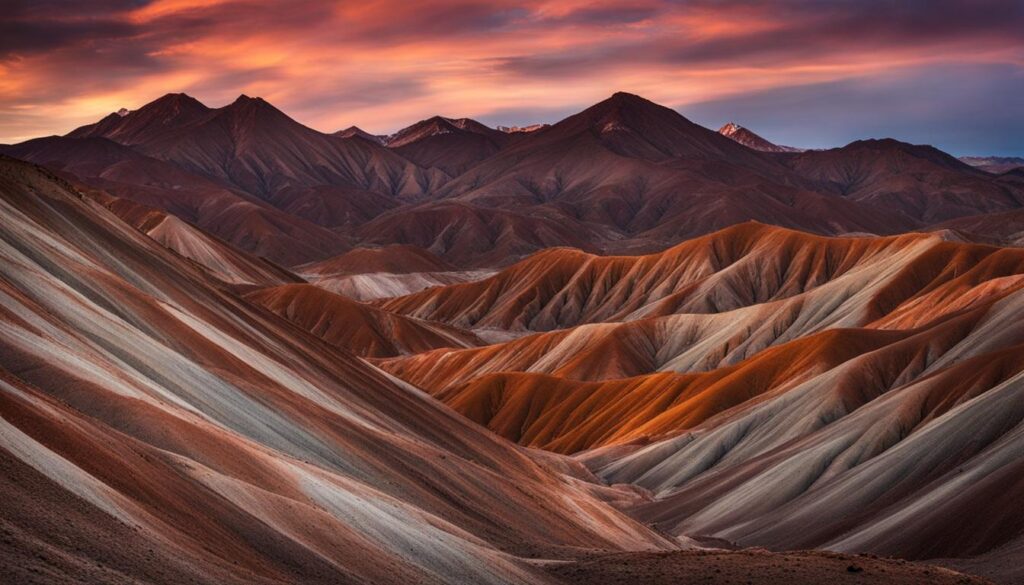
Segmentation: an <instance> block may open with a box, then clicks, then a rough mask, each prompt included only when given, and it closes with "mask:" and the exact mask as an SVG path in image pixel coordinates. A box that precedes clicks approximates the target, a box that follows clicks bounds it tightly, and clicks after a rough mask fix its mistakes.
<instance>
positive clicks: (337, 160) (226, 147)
mask: <svg viewBox="0 0 1024 585" xmlns="http://www.w3.org/2000/svg"><path fill="white" fill-rule="evenodd" d="M169 97H171V96H169ZM167 100H168V98H167V97H165V98H161V100H157V101H156V102H154V103H153V104H151V105H150V106H152V108H151V107H150V106H146V107H143V108H141V109H139V110H138V111H136V112H132V113H130V114H128V115H127V116H124V117H121V118H120V119H119V120H113V121H111V122H113V123H111V122H108V120H109V118H107V119H104V120H103V121H101V122H100V123H98V124H96V125H93V126H86V127H83V128H79V129H78V130H75V131H74V132H72V133H71V134H69V136H71V137H97V136H98V137H104V138H110V139H113V140H115V141H118V142H121V143H123V144H125V145H128V146H132V147H134V148H135V149H137V150H138V151H140V152H143V153H145V154H148V155H150V156H153V157H156V158H160V159H164V160H169V161H172V162H175V163H178V164H180V165H182V166H183V167H184V168H186V169H188V170H191V171H196V172H200V173H204V174H206V175H209V176H212V177H216V178H218V179H221V180H224V181H226V182H229V183H230V184H232V185H234V186H237V187H239V188H241V189H243V190H245V191H246V192H249V193H252V194H254V195H257V196H260V197H262V198H269V197H271V196H272V195H274V194H275V193H278V192H279V191H280V190H282V189H284V188H286V187H292V188H294V187H314V186H319V185H334V186H339V187H346V188H352V189H361V190H365V191H373V192H376V193H381V194H386V195H393V196H407V197H416V196H420V195H422V194H423V193H424V192H425V190H427V189H428V188H430V187H431V186H432V185H433V184H435V183H436V182H437V181H439V180H442V178H443V177H441V176H440V175H437V174H432V173H427V172H423V171H422V170H421V169H418V168H416V167H415V166H414V165H411V164H409V163H408V162H406V161H405V160H403V159H402V158H401V157H399V156H396V155H395V154H393V153H391V152H390V151H388V150H387V149H386V148H384V147H383V146H381V145H378V144H375V143H373V142H371V141H368V140H363V139H347V138H342V137H338V136H331V135H327V134H322V133H320V132H317V131H315V130H312V129H310V128H307V127H305V126H303V125H301V124H299V123H298V122H296V121H294V120H292V119H291V118H289V117H288V116H286V115H285V114H284V113H282V112H281V111H280V110H278V109H277V108H275V107H274V106H272V105H270V104H269V103H267V102H266V101H264V100H262V99H260V98H250V97H248V96H245V95H242V96H239V97H238V99H237V100H235V101H234V102H232V103H231V104H229V105H227V106H224V107H222V108H217V109H206V110H205V111H204V112H201V114H200V115H190V116H187V117H185V116H179V117H175V118H173V123H170V124H166V125H165V124H161V123H159V121H158V122H157V123H156V124H154V123H153V122H151V121H150V119H149V118H150V115H149V114H150V110H151V109H152V110H156V111H157V113H161V112H163V111H164V109H165V106H166V104H164V103H163V102H164V101H167ZM186 100H190V101H188V102H187V103H191V102H194V101H195V100H192V99H191V98H187V96H185V97H181V98H178V99H177V100H175V101H176V102H182V101H186ZM195 104H198V102H195ZM199 106H201V104H199ZM193 107H195V108H196V109H198V106H193ZM202 107H203V108H205V106H202ZM154 125H156V126H158V128H157V130H158V131H154V130H153V126H154Z"/></svg>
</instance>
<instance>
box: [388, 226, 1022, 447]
mask: <svg viewBox="0 0 1024 585" xmlns="http://www.w3.org/2000/svg"><path fill="white" fill-rule="evenodd" d="M758 230H759V231H760V232H761V235H760V238H761V239H763V240H767V241H769V242H771V241H780V239H779V236H782V239H781V241H786V240H787V239H789V240H790V241H792V240H793V239H796V238H798V237H799V236H801V235H802V234H796V233H794V232H787V231H785V230H779V229H777V228H758ZM737 233H739V234H741V235H742V234H743V232H740V231H739V230H738V229H735V228H734V229H731V230H726V231H725V232H721V233H719V234H715V235H713V236H710V237H709V238H706V239H705V242H712V243H717V242H718V241H719V240H720V239H724V238H727V237H729V235H730V234H737ZM807 239H808V241H809V242H815V243H816V244H813V245H819V246H820V247H822V248H823V250H822V251H821V252H820V255H821V256H827V255H828V253H829V252H828V250H829V249H830V247H837V248H838V247H839V246H843V247H846V249H847V250H848V249H849V247H852V246H854V245H857V246H859V247H860V248H862V249H867V250H871V249H874V250H881V252H875V253H874V254H870V255H863V256H860V257H861V258H863V260H862V261H861V262H860V263H856V264H853V265H852V266H848V267H846V268H844V269H842V270H838V269H833V270H832V271H831V278H827V277H826V276H825V275H816V274H815V272H814V271H813V270H807V269H804V268H802V267H800V266H795V265H793V264H792V263H791V260H792V262H802V261H804V260H805V259H806V258H808V257H811V258H813V257H816V256H813V255H808V254H804V255H801V254H793V253H792V252H790V251H787V250H786V249H784V248H770V247H764V248H759V246H758V245H756V244H755V245H754V246H752V247H753V248H754V249H760V250H762V251H760V252H758V258H757V259H756V260H755V259H745V260H743V261H742V262H744V263H746V262H750V263H751V264H753V265H760V266H764V267H767V273H768V274H769V275H770V274H780V273H781V274H784V275H799V278H797V277H795V276H782V277H776V278H774V279H755V277H754V276H752V274H751V272H750V271H749V270H748V269H746V268H742V266H741V264H740V263H739V262H734V263H731V264H730V267H731V268H727V269H723V270H720V271H718V272H717V273H714V274H712V275H711V276H709V277H705V278H703V279H701V280H700V281H699V284H698V285H697V286H699V287H700V288H702V289H703V290H704V291H705V292H706V293H707V294H708V295H710V296H711V297H712V298H720V299H728V304H727V303H726V301H722V302H721V303H720V304H722V305H723V306H735V307H736V308H732V309H730V310H724V311H722V312H684V313H680V314H671V315H666V316H660V317H643V318H637V319H635V320H627V321H624V322H620V323H602V324H591V325H582V326H577V327H573V328H570V329H566V330H561V331H554V332H549V333H543V334H536V335H531V336H527V337H523V338H520V339H517V340H514V341H510V342H506V343H502V344H496V345H491V346H486V347H481V348H473V349H465V350H457V349H442V350H436V351H432V352H427V353H423V354H419V355H414V356H407V357H402V358H397V359H390V360H382V361H379V362H378V363H379V364H380V365H381V366H382V367H383V368H384V369H386V370H388V371H390V372H392V373H394V374H396V375H398V376H399V377H402V378H403V379H406V380H408V381H410V382H412V383H414V384H416V385H419V386H421V387H424V388H426V389H428V390H429V391H431V392H433V393H434V394H435V395H437V396H438V397H439V398H441V399H442V400H444V401H445V402H447V403H448V404H449V405H451V406H453V407H454V408H456V409H457V410H459V411H460V412H462V413H464V414H466V415H467V416H469V417H470V418H472V419H473V420H476V421H477V422H480V423H481V424H484V425H486V426H489V427H490V428H491V429H492V430H495V431H496V432H498V433H499V434H502V435H504V436H506V437H509V438H510V439H513V440H516V441H520V442H522V443H523V444H526V445H530V446H537V447H543V448H546V449H551V450H556V451H560V452H566V453H572V452H575V451H579V450H582V449H588V448H593V447H597V446H602V445H608V444H615V443H622V442H631V441H637V440H650V438H651V437H658V436H664V435H666V434H670V433H672V432H678V431H680V430H683V429H686V428H691V427H693V426H695V425H696V424H698V423H701V422H703V421H704V420H706V419H707V418H708V417H710V416H713V415H715V414H717V413H720V412H722V411H725V410H727V409H729V408H732V407H735V406H737V405H739V404H742V403H743V402H744V401H746V400H751V399H757V398H758V397H760V396H762V395H763V394H766V393H770V392H779V391H781V390H782V389H785V388H788V387H792V386H793V385H794V384H795V383H796V382H801V381H804V380H806V379H809V378H811V377H813V376H817V375H822V374H823V373H825V372H828V371H829V370H831V369H833V368H835V367H837V366H839V365H841V364H843V363H845V362H846V361H848V360H851V359H853V358H855V357H858V356H860V355H862V354H866V353H873V354H876V357H875V358H873V359H878V360H882V363H884V359H886V358H885V357H878V356H884V355H885V353H886V352H887V351H888V349H887V348H890V347H892V348H895V347H896V345H897V342H901V341H902V340H904V339H905V338H909V337H914V338H915V339H918V340H925V339H930V340H931V341H930V342H932V343H938V340H944V341H942V343H947V344H948V343H955V342H961V341H964V340H966V339H968V338H970V335H971V329H970V327H969V326H967V325H964V323H974V322H977V321H978V320H980V319H983V318H984V317H985V315H986V314H987V311H989V310H990V309H991V307H992V306H993V304H994V303H996V302H997V301H999V300H1000V299H1002V298H1004V297H1006V296H1009V295H1012V294H1014V293H1015V292H1016V291H1019V290H1020V289H1021V288H1022V287H1024V251H1020V250H1012V249H1007V250H1003V249H999V248H993V247H987V246H977V245H973V244H963V243H956V242H947V241H943V240H942V239H941V238H940V237H938V236H936V235H930V236H927V235H911V236H905V237H901V238H886V239H868V238H861V239H845V240H838V241H837V240H833V239H827V238H807ZM688 245H689V244H683V245H682V246H680V248H684V249H685V248H686V247H687V246H688ZM810 245H812V244H808V246H810ZM674 251H675V250H673V251H669V252H666V254H669V253H671V252H674ZM821 256H817V257H821ZM845 257H849V256H848V253H847V256H845ZM685 258H686V259H692V258H693V255H687V256H685ZM598 260H601V259H591V260H590V261H598ZM612 260H614V261H618V262H624V261H626V260H627V259H622V258H619V259H612ZM519 268H520V267H518V266H517V267H512V268H510V269H509V271H515V270H517V269H519ZM558 268H559V267H558V266H555V265H552V266H551V270H558ZM738 268H742V269H740V270H737V269H738ZM538 270H540V268H539V267H538ZM502 276H503V274H499V275H497V276H496V277H494V278H493V279H491V280H492V281H500V280H501V279H502ZM739 277H746V278H749V279H750V280H751V281H752V282H749V283H748V284H747V285H746V286H740V285H739V282H740V281H739V280H738V278H739ZM485 282H486V281H485ZM778 283H783V284H781V285H780V284H778ZM482 284H483V283H473V284H470V285H461V288H471V287H474V286H480V285H482ZM690 286H692V285H690ZM719 287H721V288H725V291H719V290H718V289H719ZM759 287H760V288H759ZM449 288H450V289H454V288H459V287H449ZM427 292H428V293H434V294H435V295H437V296H443V295H444V290H443V289H441V290H434V291H427ZM672 294H673V293H669V294H667V295H663V296H662V297H661V298H662V299H664V298H667V297H669V296H671V295H672ZM416 296H426V295H425V294H421V295H413V296H412V297H407V298H405V299H398V300H397V301H396V302H388V303H385V305H386V306H389V307H391V306H395V305H398V304H400V303H402V302H405V301H406V300H407V299H409V298H414V297H416ZM677 296H678V297H683V298H681V299H679V300H681V301H682V302H681V303H680V302H679V301H673V304H672V305H671V306H672V307H673V309H674V308H675V307H680V306H683V307H686V306H687V303H689V307H688V308H689V309H691V310H692V309H694V308H697V309H698V310H700V309H703V310H704V311H707V305H706V304H700V303H702V302H706V301H704V299H693V300H689V299H687V298H685V296H684V295H677ZM757 299H768V300H767V301H766V302H760V303H758V302H757ZM655 304H662V306H664V305H665V303H664V301H663V300H659V301H656V302H655ZM626 318H627V319H629V318H630V317H629V316H627V317H626ZM957 324H959V325H957ZM929 336H931V337H929ZM997 348H998V347H997ZM655 372H661V373H657V374H655ZM908 375H909V374H908Z"/></svg>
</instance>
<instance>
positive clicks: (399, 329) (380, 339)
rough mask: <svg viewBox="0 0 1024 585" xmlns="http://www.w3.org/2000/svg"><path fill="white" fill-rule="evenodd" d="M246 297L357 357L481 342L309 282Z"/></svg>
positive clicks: (471, 336) (466, 335)
mask: <svg viewBox="0 0 1024 585" xmlns="http://www.w3.org/2000/svg"><path fill="white" fill-rule="evenodd" d="M245 298H246V299H248V300H249V301H251V302H253V303H255V304H257V305H260V306H263V307H265V308H266V309H268V310H269V311H271V312H272V313H274V314H276V315H279V316H280V317H282V318H284V319H287V320H288V321H291V322H292V323H294V324H296V325H298V326H299V327H301V328H302V329H304V330H306V331H309V332H310V333H312V334H314V335H316V336H317V337H319V338H320V339H323V340H324V341H326V342H328V343H330V344H332V345H335V346H337V347H340V348H343V349H345V350H347V351H351V352H352V353H354V354H356V355H359V356H363V357H392V356H397V355H403V354H410V353H420V352H424V351H429V350H432V349H437V348H441V347H471V346H476V345H481V344H482V343H483V342H482V341H480V339H479V338H477V337H476V336H475V335H473V334H472V333H469V332H467V331H462V330H459V329H456V328H455V327H451V326H450V325H442V324H440V323H431V322H429V321H420V320H417V319H411V318H409V317H402V316H400V315H394V314H392V313H388V312H387V311H384V310H381V309H378V308H375V307H372V306H369V305H364V304H362V303H359V302H356V301H353V300H350V299H347V298H345V297H343V296H341V295H337V294H334V293H331V292H328V291H326V290H323V289H322V288H318V287H316V286H313V285H312V284H289V285H283V286H276V287H270V288H265V289H261V290H258V291H254V292H251V293H248V294H247V295H246V297H245Z"/></svg>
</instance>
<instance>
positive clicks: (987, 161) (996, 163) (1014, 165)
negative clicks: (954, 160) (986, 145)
mask: <svg viewBox="0 0 1024 585" xmlns="http://www.w3.org/2000/svg"><path fill="white" fill-rule="evenodd" d="M960 160H961V161H963V162H965V163H967V164H969V165H971V166H972V167H977V168H979V169H981V170H983V171H987V172H989V173H994V174H997V175H998V174H1002V173H1005V172H1007V171H1011V170H1013V169H1018V168H1022V167H1024V158H1021V157H1019V156H961V157H960Z"/></svg>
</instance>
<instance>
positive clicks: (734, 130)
mask: <svg viewBox="0 0 1024 585" xmlns="http://www.w3.org/2000/svg"><path fill="white" fill-rule="evenodd" d="M718 133H719V134H721V135H722V136H725V137H727V138H731V139H732V140H734V141H736V142H738V143H740V144H742V145H743V146H746V147H747V148H752V149H754V150H760V151H761V152H802V149H800V148H795V147H793V146H782V145H779V144H775V143H774V142H771V141H769V140H766V139H764V138H762V137H761V136H759V135H757V134H755V133H754V132H752V131H750V130H748V129H746V128H744V127H743V126H740V125H739V124H737V123H736V122H729V123H727V124H725V125H724V126H722V127H721V128H719V129H718Z"/></svg>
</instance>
